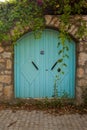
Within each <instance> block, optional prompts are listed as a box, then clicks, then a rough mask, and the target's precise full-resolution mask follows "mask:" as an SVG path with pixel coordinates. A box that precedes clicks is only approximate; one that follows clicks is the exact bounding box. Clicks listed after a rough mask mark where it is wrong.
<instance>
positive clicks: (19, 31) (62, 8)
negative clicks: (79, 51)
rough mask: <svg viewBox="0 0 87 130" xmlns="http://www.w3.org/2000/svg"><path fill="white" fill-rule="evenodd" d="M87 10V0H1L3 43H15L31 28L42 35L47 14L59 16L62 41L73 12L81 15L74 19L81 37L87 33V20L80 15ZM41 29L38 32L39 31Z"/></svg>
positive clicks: (0, 15) (1, 39)
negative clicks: (2, 0)
mask: <svg viewBox="0 0 87 130" xmlns="http://www.w3.org/2000/svg"><path fill="white" fill-rule="evenodd" d="M86 13H87V2H86V0H72V1H71V0H62V1H61V0H10V1H8V2H5V3H2V2H0V42H4V41H10V42H15V41H16V40H17V39H18V38H19V37H20V36H21V35H23V34H24V33H26V32H27V31H28V29H29V30H33V31H34V32H36V33H35V34H38V35H40V34H41V31H42V30H43V29H44V28H45V18H44V15H45V14H54V15H60V37H61V38H62V41H63V40H64V38H65V37H66V36H68V34H67V31H66V30H67V29H69V28H70V27H71V21H70V17H71V15H75V14H79V16H80V17H78V19H77V20H76V21H74V22H76V23H77V25H78V30H77V34H78V37H83V35H86V34H87V29H86V22H85V21H84V20H82V17H81V15H82V14H86ZM37 32H39V33H37Z"/></svg>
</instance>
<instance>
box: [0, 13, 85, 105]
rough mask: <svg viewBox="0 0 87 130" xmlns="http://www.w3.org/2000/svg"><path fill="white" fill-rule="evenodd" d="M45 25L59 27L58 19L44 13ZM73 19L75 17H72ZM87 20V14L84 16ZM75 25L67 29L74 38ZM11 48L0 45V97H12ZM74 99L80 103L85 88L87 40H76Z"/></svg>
mask: <svg viewBox="0 0 87 130" xmlns="http://www.w3.org/2000/svg"><path fill="white" fill-rule="evenodd" d="M45 19H46V26H47V27H49V28H54V29H55V28H56V29H59V23H60V21H59V19H58V17H56V16H51V15H46V16H45ZM73 19H75V17H74V18H73ZM84 19H86V20H87V16H84ZM76 30H77V29H76V26H75V25H72V27H71V28H70V29H69V30H68V32H69V34H70V35H71V36H72V37H73V38H74V39H77V38H76ZM13 61H14V60H13V48H12V46H11V45H7V46H6V45H3V46H1V45H0V99H2V100H4V99H12V98H14V91H13V88H14V87H13V86H14V76H13V75H14V72H13V70H14V69H13V64H14V62H13ZM75 78H76V86H75V88H76V98H75V99H76V101H77V103H78V104H80V103H82V101H83V100H82V94H83V91H84V90H85V89H86V88H87V40H83V41H80V42H76V77H75Z"/></svg>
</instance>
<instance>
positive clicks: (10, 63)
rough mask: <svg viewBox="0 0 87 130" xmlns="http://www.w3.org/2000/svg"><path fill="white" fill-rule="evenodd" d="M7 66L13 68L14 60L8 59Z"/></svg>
mask: <svg viewBox="0 0 87 130" xmlns="http://www.w3.org/2000/svg"><path fill="white" fill-rule="evenodd" d="M6 68H7V69H11V68H12V60H10V59H8V60H7V61H6Z"/></svg>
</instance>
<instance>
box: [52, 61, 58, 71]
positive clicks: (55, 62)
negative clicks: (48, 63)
mask: <svg viewBox="0 0 87 130" xmlns="http://www.w3.org/2000/svg"><path fill="white" fill-rule="evenodd" d="M56 65H57V61H56V62H55V64H54V65H53V66H52V68H51V70H53V69H54V67H55V66H56Z"/></svg>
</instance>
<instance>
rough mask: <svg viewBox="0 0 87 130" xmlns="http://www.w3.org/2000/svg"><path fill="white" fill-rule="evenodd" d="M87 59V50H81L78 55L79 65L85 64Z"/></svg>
mask: <svg viewBox="0 0 87 130" xmlns="http://www.w3.org/2000/svg"><path fill="white" fill-rule="evenodd" d="M86 61H87V54H86V53H85V52H81V53H80V54H79V56H78V63H79V65H85V63H86Z"/></svg>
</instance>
